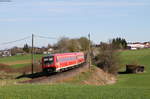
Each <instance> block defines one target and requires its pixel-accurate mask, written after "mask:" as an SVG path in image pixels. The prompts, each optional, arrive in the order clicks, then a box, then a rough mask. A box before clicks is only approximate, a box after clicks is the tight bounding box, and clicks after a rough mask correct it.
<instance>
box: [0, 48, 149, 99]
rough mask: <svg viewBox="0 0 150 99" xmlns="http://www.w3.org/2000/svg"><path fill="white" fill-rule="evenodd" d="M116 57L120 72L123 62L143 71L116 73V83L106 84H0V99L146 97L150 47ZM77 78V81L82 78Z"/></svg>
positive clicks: (126, 98) (112, 98) (111, 98)
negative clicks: (136, 65)
mask: <svg viewBox="0 0 150 99" xmlns="http://www.w3.org/2000/svg"><path fill="white" fill-rule="evenodd" d="M120 59H121V64H120V65H121V66H122V69H121V71H124V70H125V64H130V63H135V62H136V63H137V64H141V65H145V67H146V72H145V73H142V74H120V75H119V76H118V82H117V83H116V84H114V85H107V86H94V85H93V86H90V85H74V84H56V85H44V84H43V85H31V84H30V85H9V86H2V87H0V98H8V99H9V98H11V99H13V98H14V99H16V98H23V99H28V98H29V99H30V98H32V99H41V98H43V99H49V98H52V99H150V61H149V60H150V50H149V49H146V50H137V51H123V52H121V53H120ZM86 75H88V74H86ZM81 78H82V77H81ZM81 78H79V79H78V80H82V79H81ZM83 79H85V76H84V77H83Z"/></svg>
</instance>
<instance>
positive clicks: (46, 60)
mask: <svg viewBox="0 0 150 99" xmlns="http://www.w3.org/2000/svg"><path fill="white" fill-rule="evenodd" d="M42 69H43V72H47V73H53V72H55V71H56V66H55V57H54V56H53V55H50V56H45V57H43V58H42Z"/></svg>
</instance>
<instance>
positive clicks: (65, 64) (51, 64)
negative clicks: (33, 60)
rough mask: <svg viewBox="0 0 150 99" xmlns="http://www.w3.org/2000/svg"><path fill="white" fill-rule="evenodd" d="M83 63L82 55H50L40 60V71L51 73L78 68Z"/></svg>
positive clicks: (76, 53)
mask: <svg viewBox="0 0 150 99" xmlns="http://www.w3.org/2000/svg"><path fill="white" fill-rule="evenodd" d="M84 62H85V58H84V53H82V52H75V53H63V54H52V55H49V56H45V57H43V58H42V69H43V71H44V72H48V73H53V72H59V71H63V70H66V69H68V68H71V67H75V66H78V65H79V64H82V63H84Z"/></svg>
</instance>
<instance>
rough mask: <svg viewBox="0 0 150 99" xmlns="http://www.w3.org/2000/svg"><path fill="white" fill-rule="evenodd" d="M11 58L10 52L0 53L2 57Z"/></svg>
mask: <svg viewBox="0 0 150 99" xmlns="http://www.w3.org/2000/svg"><path fill="white" fill-rule="evenodd" d="M6 56H11V52H10V51H8V50H4V51H0V57H6Z"/></svg>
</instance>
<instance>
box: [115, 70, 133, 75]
mask: <svg viewBox="0 0 150 99" xmlns="http://www.w3.org/2000/svg"><path fill="white" fill-rule="evenodd" d="M118 74H119V75H120V74H130V73H128V72H126V71H124V72H118Z"/></svg>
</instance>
